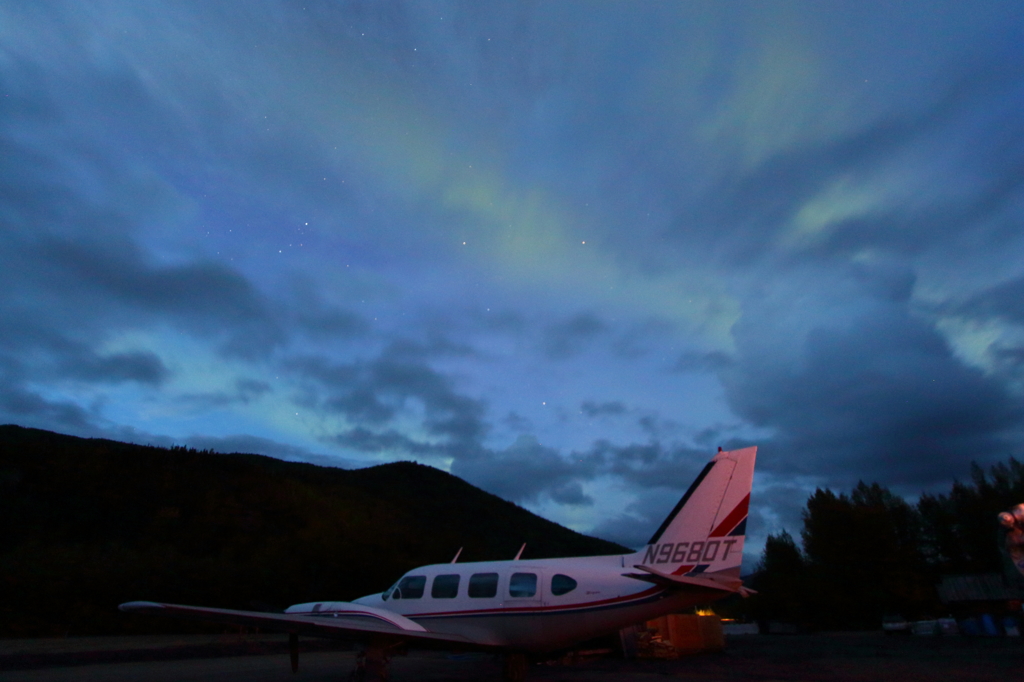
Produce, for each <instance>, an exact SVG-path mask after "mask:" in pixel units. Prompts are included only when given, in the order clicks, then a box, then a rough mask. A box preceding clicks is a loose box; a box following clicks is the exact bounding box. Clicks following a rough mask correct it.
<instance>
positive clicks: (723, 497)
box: [634, 447, 757, 578]
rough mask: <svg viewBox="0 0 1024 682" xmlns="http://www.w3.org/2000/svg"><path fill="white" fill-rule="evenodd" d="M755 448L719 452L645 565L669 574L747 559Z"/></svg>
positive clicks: (647, 551)
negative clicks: (748, 518)
mask: <svg viewBox="0 0 1024 682" xmlns="http://www.w3.org/2000/svg"><path fill="white" fill-rule="evenodd" d="M756 456H757V448H756V447H750V448H743V449H742V450H732V451H730V452H719V453H718V455H716V456H715V458H714V459H712V460H711V461H710V462H708V464H707V465H706V466H705V467H704V470H703V471H701V472H700V474H699V475H698V476H697V479H696V480H695V481H694V482H693V484H692V485H691V486H690V489H689V490H687V491H686V494H685V495H683V498H682V499H681V500H679V503H678V504H677V505H676V507H675V509H673V510H672V513H671V514H669V515H668V517H667V518H666V519H665V521H664V522H663V523H662V524H661V527H660V528H658V530H657V531H656V532H655V533H654V535H653V536H652V537H651V539H650V541H648V543H647V547H646V548H644V549H643V550H641V551H639V552H637V553H636V554H635V555H634V557H635V558H636V560H637V562H638V563H639V565H641V566H647V567H650V568H652V569H654V570H655V572H658V573H667V574H671V575H676V576H679V575H689V576H694V575H699V574H701V573H709V574H711V573H714V574H723V573H724V574H727V575H732V576H733V577H736V578H738V577H739V572H740V563H741V562H742V561H743V541H744V539H745V536H746V527H747V510H748V507H749V505H750V487H751V484H752V482H753V479H754V459H755V458H756Z"/></svg>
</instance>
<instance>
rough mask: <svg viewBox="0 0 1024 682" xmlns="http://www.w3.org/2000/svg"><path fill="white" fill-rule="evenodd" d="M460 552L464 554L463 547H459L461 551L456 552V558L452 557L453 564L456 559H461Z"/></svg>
mask: <svg viewBox="0 0 1024 682" xmlns="http://www.w3.org/2000/svg"><path fill="white" fill-rule="evenodd" d="M460 554H462V548H461V547H459V551H458V552H456V553H455V558H453V559H452V563H453V564H454V563H455V562H456V561H458V560H459V555H460Z"/></svg>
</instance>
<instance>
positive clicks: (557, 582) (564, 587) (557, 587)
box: [551, 573, 576, 597]
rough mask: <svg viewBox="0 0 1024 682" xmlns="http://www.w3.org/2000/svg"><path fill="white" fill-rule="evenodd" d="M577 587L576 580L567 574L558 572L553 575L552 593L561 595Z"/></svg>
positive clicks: (557, 595)
mask: <svg viewBox="0 0 1024 682" xmlns="http://www.w3.org/2000/svg"><path fill="white" fill-rule="evenodd" d="M575 589H576V581H575V580H573V579H572V578H570V577H569V576H567V575H562V574H561V573H556V574H555V575H553V576H551V594H553V595H555V596H556V597H559V596H561V595H563V594H569V593H570V592H572V591H573V590H575Z"/></svg>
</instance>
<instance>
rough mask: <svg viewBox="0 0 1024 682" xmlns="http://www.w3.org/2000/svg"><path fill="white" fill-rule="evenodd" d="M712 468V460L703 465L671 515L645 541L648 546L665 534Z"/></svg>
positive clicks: (713, 463) (713, 464)
mask: <svg viewBox="0 0 1024 682" xmlns="http://www.w3.org/2000/svg"><path fill="white" fill-rule="evenodd" d="M713 466H715V461H714V460H712V461H710V462H708V463H707V464H705V465H704V469H703V470H702V471H701V472H700V474H698V475H697V478H696V479H694V481H693V483H691V484H690V489H689V490H687V491H686V494H685V495H683V499H681V500H679V503H678V504H676V507H675V509H673V510H672V513H671V514H669V515H668V516H667V517H666V518H665V520H664V521H662V522H661V527H660V528H658V530H656V531H654V535H652V536H651V539H650V540H648V541H647V544H648V545H653V544H655V543H656V542H658V540H660V539H661V534H662V533H664V532H665V529H666V528H668V527H669V525H670V524H671V523H672V520H673V519H674V518H676V515H677V514H678V513H679V510H681V509H682V508H683V506H684V505H685V504H686V502H687V500H689V499H690V496H691V495H693V493H694V491H695V490H697V487H698V486H699V485H700V484H701V482H703V481H704V478H705V477H706V476H707V475H708V474H709V473H710V472H711V468H712V467H713Z"/></svg>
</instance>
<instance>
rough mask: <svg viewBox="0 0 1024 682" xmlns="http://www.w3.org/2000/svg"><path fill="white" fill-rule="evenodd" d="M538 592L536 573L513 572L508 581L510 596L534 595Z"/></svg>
mask: <svg viewBox="0 0 1024 682" xmlns="http://www.w3.org/2000/svg"><path fill="white" fill-rule="evenodd" d="M535 594H537V574H536V573H513V574H512V578H511V579H510V580H509V581H508V596H510V597H532V596H533V595H535Z"/></svg>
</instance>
